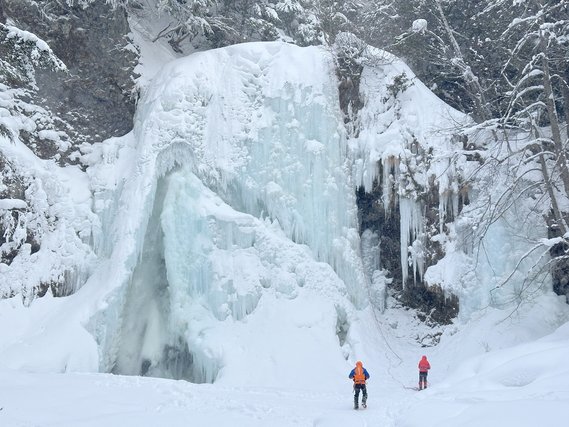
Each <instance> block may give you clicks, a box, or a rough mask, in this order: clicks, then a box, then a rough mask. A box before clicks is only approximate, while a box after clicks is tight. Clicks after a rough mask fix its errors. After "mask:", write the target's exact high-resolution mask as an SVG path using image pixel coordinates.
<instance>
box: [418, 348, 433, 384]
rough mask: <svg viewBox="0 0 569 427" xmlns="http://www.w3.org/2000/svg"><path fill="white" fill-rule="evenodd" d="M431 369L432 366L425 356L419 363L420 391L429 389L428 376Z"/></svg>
mask: <svg viewBox="0 0 569 427" xmlns="http://www.w3.org/2000/svg"><path fill="white" fill-rule="evenodd" d="M429 369H431V364H430V363H429V361H428V360H427V356H423V357H422V358H421V360H420V361H419V390H423V389H424V388H427V374H428V373H429Z"/></svg>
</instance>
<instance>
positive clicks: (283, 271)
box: [0, 42, 540, 387]
mask: <svg viewBox="0 0 569 427" xmlns="http://www.w3.org/2000/svg"><path fill="white" fill-rule="evenodd" d="M334 58H335V57H334V55H333V53H332V52H330V51H328V50H326V49H324V48H318V47H308V48H300V47H297V46H294V45H290V44H285V43H278V42H275V43H253V44H242V45H237V46H232V47H228V48H223V49H218V50H213V51H208V52H204V53H196V54H193V55H191V56H189V57H186V58H182V59H179V60H176V61H173V62H170V63H168V64H166V65H165V66H164V68H163V69H162V70H161V71H160V72H158V73H157V74H156V75H155V77H154V79H153V80H152V81H151V82H150V83H149V84H148V86H147V87H146V88H145V89H144V91H143V94H142V97H141V99H140V100H139V102H138V106H137V112H136V116H135V124H134V129H133V131H132V132H130V133H129V134H127V135H125V136H124V137H121V138H111V139H108V140H106V141H104V142H103V143H100V144H95V145H93V146H92V147H83V148H82V150H83V153H84V154H83V156H82V159H81V161H82V163H83V164H84V165H85V166H86V172H81V171H80V170H79V169H78V168H75V167H68V168H64V169H63V171H65V172H62V171H61V169H60V168H59V167H57V166H55V165H53V164H50V163H49V162H46V161H40V160H39V159H35V158H34V157H33V155H32V154H30V153H29V151H28V150H27V149H26V148H25V146H24V144H23V142H22V141H19V140H16V141H13V142H12V141H9V140H8V139H7V138H6V137H3V136H2V135H0V139H1V142H2V152H3V154H4V155H5V156H8V157H9V158H10V161H11V162H13V163H14V164H20V163H22V162H24V161H28V162H30V163H29V164H34V165H35V166H33V168H36V167H37V168H40V169H38V170H41V171H42V174H44V175H45V179H44V180H42V182H51V181H53V184H52V185H50V186H49V188H47V189H45V190H46V191H45V194H44V193H42V196H41V197H40V196H35V195H33V194H31V193H30V194H29V199H30V202H31V204H32V205H33V206H36V205H38V206H39V205H40V204H42V203H44V204H45V203H47V204H49V205H50V206H52V208H56V209H57V212H56V213H54V214H53V217H54V224H57V225H58V227H55V228H54V229H53V230H52V229H49V228H48V227H46V230H47V231H46V234H45V237H44V238H45V239H47V240H46V241H48V242H52V243H53V244H55V243H54V242H58V241H61V242H62V244H64V245H65V246H64V249H65V251H63V250H62V251H58V250H53V251H51V252H49V253H48V252H46V251H47V250H48V249H49V248H52V247H53V245H52V246H47V248H48V249H46V246H44V247H42V249H41V250H40V251H39V252H38V253H39V254H40V255H42V256H47V255H46V254H51V257H52V258H51V260H52V263H51V266H56V267H57V268H60V266H62V265H64V266H65V265H67V264H70V267H69V268H70V270H71V271H73V272H74V274H73V276H72V277H69V278H68V279H69V281H71V282H72V286H70V288H72V289H73V290H76V289H77V288H79V289H77V291H76V292H75V293H74V294H73V295H71V296H68V297H66V298H63V299H54V298H52V297H51V296H50V295H49V293H48V295H47V296H46V297H44V298H41V299H38V300H36V301H35V302H34V303H33V304H32V305H31V307H29V308H24V307H19V306H18V303H17V301H15V299H12V300H7V301H3V302H2V304H3V307H4V309H5V310H9V311H10V318H11V319H20V323H19V326H18V328H16V329H15V330H8V329H6V327H5V326H1V328H2V331H1V333H2V336H4V337H6V339H5V340H3V342H2V344H1V347H0V354H1V355H2V359H3V361H4V363H5V364H6V365H8V366H11V367H27V368H30V369H36V370H37V369H42V370H43V369H47V370H56V371H65V370H88V371H104V372H114V373H122V374H135V375H139V374H140V375H152V376H163V377H169V378H184V379H187V380H190V381H193V382H198V383H201V382H213V381H216V382H221V383H223V382H226V383H235V382H238V380H240V379H242V378H247V379H248V381H249V382H251V383H254V384H257V383H259V384H260V383H262V384H265V385H267V384H269V385H270V384H277V383H278V384H280V385H281V386H282V385H286V384H292V383H295V384H298V381H301V382H302V381H307V382H306V384H304V385H305V386H307V387H310V386H312V384H311V382H310V381H309V379H308V378H305V377H304V376H303V375H302V374H301V372H302V370H303V368H304V367H305V366H307V365H309V366H311V367H312V369H313V373H314V376H317V377H319V378H323V380H322V381H323V382H326V381H327V380H326V378H330V381H336V380H335V379H332V378H337V376H338V375H340V376H341V375H343V372H342V370H343V369H344V364H345V360H350V359H353V358H355V357H360V356H361V355H365V354H366V351H369V350H366V348H365V346H364V344H363V338H362V337H363V336H366V335H367V336H369V334H370V332H369V331H370V329H372V330H381V327H382V326H381V325H382V320H381V319H379V317H378V316H379V314H380V313H381V311H382V310H383V309H384V308H385V299H386V292H385V290H386V286H387V284H388V283H389V282H390V280H393V277H389V276H390V275H393V273H392V272H390V271H389V270H388V269H386V267H385V263H382V259H384V258H387V257H391V258H393V257H394V256H395V257H396V258H397V259H398V263H399V265H400V268H401V275H402V284H403V285H405V286H407V283H413V281H414V280H417V279H419V280H422V278H423V276H424V277H426V278H427V279H428V280H430V283H432V284H433V285H436V286H438V287H439V289H441V292H442V293H443V294H446V293H447V292H448V293H449V294H450V293H453V294H454V295H458V296H459V297H461V298H462V297H464V301H463V303H464V308H465V313H467V314H469V313H471V312H473V311H475V310H477V309H479V308H480V307H482V306H483V305H484V304H488V301H487V300H485V299H484V298H483V297H482V296H483V295H487V294H488V290H489V289H491V288H492V287H493V286H495V283H494V282H489V283H480V282H479V281H478V279H477V271H478V272H482V273H484V272H488V271H490V270H491V268H490V267H488V266H487V265H482V264H480V265H477V266H474V267H473V264H472V263H471V260H472V259H473V252H472V251H470V252H469V251H468V250H467V247H468V244H469V243H468V242H466V243H464V241H468V232H463V233H460V232H457V230H456V229H455V228H454V227H455V225H454V222H453V221H455V219H456V218H457V217H458V214H459V204H460V205H461V206H460V207H462V205H463V204H464V201H463V200H462V199H461V197H463V194H462V193H461V191H463V189H461V188H459V186H458V184H457V182H458V180H457V177H458V176H459V175H461V174H468V173H469V171H471V168H473V167H475V166H476V162H472V163H469V162H468V161H467V160H468V158H467V156H466V155H465V153H464V152H463V151H462V150H463V145H462V142H461V141H459V140H457V139H456V138H455V137H454V136H453V132H452V129H454V128H455V127H456V125H457V123H461V122H463V121H465V120H466V118H465V117H463V116H462V115H461V114H459V113H458V112H456V111H454V110H452V109H450V108H449V107H448V106H446V105H445V104H444V103H442V102H441V101H440V100H439V99H437V98H436V97H435V96H434V95H433V94H432V93H431V92H430V91H429V90H428V89H427V88H426V87H425V86H424V85H422V84H421V83H420V82H419V81H417V80H416V79H415V78H414V77H413V74H412V73H411V71H410V70H409V69H408V68H407V67H406V66H405V65H404V64H403V63H402V62H400V61H398V60H397V59H396V58H393V57H392V56H390V55H388V54H386V53H384V52H380V51H375V50H372V49H370V50H369V51H368V52H367V53H366V56H365V58H362V63H361V64H362V66H363V68H362V70H363V71H362V74H361V81H360V91H359V92H360V96H361V100H362V108H361V109H360V110H359V111H357V112H356V113H357V114H354V116H353V117H352V120H354V121H355V122H354V123H355V125H356V126H357V127H358V132H357V133H354V132H348V131H346V127H345V125H344V119H345V117H344V112H343V111H342V110H341V109H340V106H339V103H338V99H339V93H338V81H337V76H336V65H335V62H334V61H335V59H334ZM354 123H352V124H354ZM26 159H27V160H26ZM18 162H20V163H18ZM22 164H23V163H22ZM63 177H65V179H63ZM50 180H51V181H50ZM358 188H361V189H362V190H361V191H363V192H373V191H377V189H378V188H379V189H380V191H379V192H380V194H381V197H382V198H381V203H377V202H375V204H376V205H377V206H381V207H382V208H383V211H381V212H382V215H384V216H383V217H379V218H378V221H379V220H382V218H383V219H385V218H388V217H390V215H393V217H394V218H395V221H397V223H398V228H397V231H398V232H399V233H398V236H396V238H397V239H398V242H399V249H398V250H397V251H395V252H394V251H392V248H390V247H387V246H386V245H385V241H384V240H382V238H383V236H381V235H378V234H377V230H374V229H368V228H365V227H363V226H362V224H363V222H362V214H361V212H358V199H357V196H356V191H357V189H358ZM474 190H475V189H474ZM433 194H434V196H433ZM50 200H52V201H53V202H51V203H50V202H49V201H50ZM461 200H462V201H461ZM15 208H17V206H13V205H10V206H8V207H4V208H2V207H1V206H0V209H4V210H5V211H6V212H8V213H9V214H11V212H12V210H13V209H15ZM394 212H396V213H397V215H395V213H394ZM433 212H434V214H433ZM426 218H430V219H429V221H427V220H426ZM467 226H469V223H468V221H466V226H465V227H467ZM496 227H498V226H496ZM498 228H499V227H498ZM61 230H67V232H68V234H65V233H63V232H62V231H61ZM499 230H501V231H500V232H501V233H502V234H500V233H498V234H496V235H493V236H497V237H493V239H494V242H495V243H493V244H491V245H489V246H490V247H491V248H493V250H496V251H497V250H498V248H499V246H500V244H501V243H500V242H504V241H506V240H507V239H508V237H507V236H506V234H507V233H508V231H504V230H506V229H505V228H499ZM459 231H460V230H459ZM467 231H468V230H467ZM534 231H536V233H538V234H539V232H540V230H534ZM509 232H511V231H509ZM360 234H361V235H362V237H360ZM457 236H459V237H458V238H457ZM429 239H431V240H432V241H435V242H438V244H439V245H440V246H441V247H442V248H444V251H441V253H440V254H439V258H432V259H430V261H429V262H427V261H426V259H427V258H428V257H427V255H426V251H427V249H428V248H427V245H428V244H430V242H431V240H429ZM460 239H462V241H463V243H464V244H462V246H461V245H460V244H456V242H457V241H459V242H460V241H461V240H460ZM496 242H497V243H496ZM74 246H77V247H78V249H77V250H73V247H74ZM69 248H71V249H69ZM445 254H446V257H444V258H443V256H445ZM33 255H34V254H29V253H28V254H27V255H26V254H25V253H22V254H16V255H15V257H14V261H13V262H12V263H11V264H10V265H8V264H2V266H1V267H2V273H3V275H4V276H3V277H14V278H21V277H24V276H23V275H24V274H27V273H26V272H27V271H29V265H32V264H31V261H30V262H27V261H26V260H27V259H28V258H29V257H33ZM25 256H27V257H28V258H25V259H24V257H25ZM37 257H38V255H36V258H37ZM457 259H458V260H459V261H460V262H458V263H457V262H456V260H457ZM24 261H26V262H24ZM65 263H67V264H65ZM22 265H24V267H22ZM42 265H43V266H44V267H45V268H46V269H48V270H49V269H50V264H49V263H48V262H47V261H45V262H44V263H43V264H42ZM429 266H431V269H430V270H429V269H427V267H429ZM477 269H478V270H477ZM58 271H59V270H58ZM425 273H426V274H425ZM466 273H470V275H467V274H466ZM61 274H63V273H61ZM26 277H28V276H26ZM32 279H33V280H37V281H38V284H40V283H41V277H39V276H38V277H32V278H31V279H30V280H32ZM64 280H67V278H65V277H64ZM28 285H29V283H28ZM471 296H473V297H472V298H470V297H471ZM8 307H10V308H9V309H8ZM64 319H65V320H64ZM37 328H41V329H39V330H38V329H37ZM54 343H55V344H54ZM376 344H377V343H376ZM378 345H379V344H378ZM48 347H49V348H50V350H49V351H45V350H46V349H47V348H48ZM322 353H326V354H327V355H328V356H327V357H326V359H325V361H324V362H322V361H321V357H320V356H321V354H322ZM382 357H387V356H382ZM259 371H262V372H263V373H264V375H263V377H262V378H259V377H258V376H256V373H258V372H259ZM322 381H321V382H319V384H318V385H319V386H320V387H322V386H323V383H322Z"/></svg>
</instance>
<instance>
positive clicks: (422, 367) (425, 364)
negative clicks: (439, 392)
mask: <svg viewBox="0 0 569 427" xmlns="http://www.w3.org/2000/svg"><path fill="white" fill-rule="evenodd" d="M429 369H431V364H430V363H429V361H428V360H427V356H423V357H422V358H421V361H420V362H419V372H427V371H428V370H429Z"/></svg>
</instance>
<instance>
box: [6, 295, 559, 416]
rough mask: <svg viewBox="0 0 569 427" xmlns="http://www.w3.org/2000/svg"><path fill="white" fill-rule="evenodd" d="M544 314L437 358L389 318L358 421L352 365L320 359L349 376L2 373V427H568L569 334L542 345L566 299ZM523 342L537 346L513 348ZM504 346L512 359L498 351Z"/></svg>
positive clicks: (495, 322)
mask: <svg viewBox="0 0 569 427" xmlns="http://www.w3.org/2000/svg"><path fill="white" fill-rule="evenodd" d="M535 310H538V311H541V310H547V311H548V314H547V315H546V316H544V317H543V319H542V320H538V321H536V320H535V319H534V320H532V319H531V315H528V316H525V317H519V316H518V315H516V314H514V315H513V316H511V317H509V318H507V319H506V316H507V315H508V313H507V312H499V311H492V312H488V313H486V314H485V316H483V317H481V318H480V319H478V320H476V321H473V322H471V323H470V324H469V325H468V327H466V328H465V329H461V328H456V327H455V328H453V327H451V328H447V330H446V332H445V333H444V334H443V338H442V342H441V344H440V345H439V346H438V347H429V348H421V347H420V346H419V345H418V344H417V342H416V341H414V339H413V338H414V337H413V335H414V334H421V333H425V331H426V330H425V328H424V327H421V326H420V325H418V324H417V323H416V321H414V320H413V318H412V316H411V315H410V314H409V313H407V314H402V313H401V312H398V311H390V310H388V311H387V314H388V315H389V320H387V319H386V318H383V317H381V318H380V319H379V322H380V323H379V324H376V323H375V322H373V321H371V319H368V320H369V321H370V323H371V324H372V326H370V328H369V329H368V331H367V332H366V333H367V334H369V335H368V336H365V339H366V340H367V341H368V344H369V345H367V346H366V353H367V355H366V358H364V359H363V360H364V363H365V366H366V368H367V369H368V370H369V372H370V374H371V379H370V380H369V382H368V392H369V399H368V404H369V406H368V408H367V409H360V410H358V411H355V410H354V409H352V392H351V384H350V381H349V380H348V379H347V375H348V372H349V370H350V368H351V365H350V364H349V363H348V362H347V361H338V360H336V359H335V358H334V357H333V356H331V355H330V354H328V353H326V352H321V353H320V354H319V357H320V359H321V360H320V363H322V364H324V365H334V366H336V367H338V368H340V371H341V370H342V369H343V370H344V372H341V373H339V372H338V371H337V370H331V372H330V374H329V377H328V378H321V377H319V376H312V373H313V372H314V369H313V366H312V365H311V363H314V362H313V361H310V363H307V364H306V365H305V366H303V367H302V368H300V369H299V371H298V372H297V373H296V375H295V377H294V378H293V379H294V380H296V382H297V384H296V385H294V384H292V385H291V384H286V385H283V386H280V387H279V386H270V387H269V386H262V385H252V384H259V383H262V378H263V377H264V376H265V375H268V376H270V375H271V373H270V372H266V370H265V368H262V367H260V368H259V372H258V378H255V379H252V378H250V377H248V376H245V375H241V376H240V375H239V372H236V373H235V375H234V376H233V378H232V380H231V381H229V382H226V383H224V384H217V383H216V384H192V383H189V382H186V381H181V380H180V381H174V380H167V379H159V378H149V377H137V376H121V375H111V374H97V373H65V374H58V373H29V372H25V371H13V370H6V369H2V370H0V406H1V407H2V410H1V411H0V425H2V426H6V427H23V426H26V427H29V426H38V427H39V426H73V427H87V426H105V427H107V426H108V427H113V426H117V427H118V426H121V427H126V426H132V427H144V426H148V427H151V426H159V425H160V426H162V425H163V426H172V427H175V426H187V425H191V426H202V425H210V426H372V425H381V426H388V427H390V426H392V427H396V426H397V427H415V426H416V427H425V426H426V427H431V426H432V427H435V426H436V427H442V426H448V427H470V426H472V427H474V426H486V427H506V426H512V427H513V426H515V427H535V426H538V425H539V426H541V427H557V426H560V425H564V423H565V421H566V416H567V414H566V411H567V407H568V404H569V385H568V384H569V367H568V365H567V362H566V361H567V355H569V324H567V323H566V324H565V325H564V326H562V327H560V328H559V329H557V330H556V331H554V332H553V333H551V334H547V335H546V336H545V337H543V338H541V339H537V340H531V339H532V338H533V337H535V336H537V335H541V334H543V333H546V332H547V330H548V329H550V328H551V327H552V322H553V323H556V322H557V321H558V320H559V319H558V317H559V316H566V315H567V310H566V309H565V308H564V307H563V304H562V303H561V302H560V301H557V300H556V299H555V298H554V299H551V298H544V299H543V301H541V302H540V303H539V304H537V306H536V307H535ZM530 311H531V310H530ZM534 314H535V313H532V315H534ZM556 318H557V320H556ZM4 320H5V319H4V318H0V321H2V322H4ZM378 325H380V326H381V328H383V330H381V329H378V328H377V326H378ZM521 335H523V336H524V337H525V339H527V340H530V341H529V342H527V343H524V344H520V345H514V346H510V345H511V342H512V341H518V340H520V339H521ZM283 338H286V337H283ZM362 338H364V337H362ZM387 342H389V343H390V347H387V346H386V343H387ZM317 346H318V343H313V344H312V348H311V345H310V343H308V344H307V343H304V346H302V347H293V348H290V349H289V351H288V352H287V353H286V354H282V355H280V356H281V357H287V358H293V359H294V358H296V359H302V358H303V355H304V354H306V353H310V352H311V351H317ZM500 346H505V347H506V348H502V349H498V350H493V348H500ZM484 349H485V350H487V352H484ZM476 352H478V354H477V355H474V356H473V357H470V358H465V357H464V355H465V354H467V353H470V354H475V353H476ZM480 352H482V353H480ZM422 353H424V354H426V355H427V356H428V357H429V359H430V362H431V365H432V370H431V372H430V374H429V388H428V389H427V390H424V391H421V392H419V391H417V390H415V387H416V379H417V378H416V377H417V372H416V371H417V369H416V364H417V363H418V360H419V358H420V356H421V355H422ZM255 363H256V361H255V359H254V357H253V358H251V360H250V364H251V365H255ZM272 369H278V366H275V367H274V368H272ZM259 379H261V381H258V380H259Z"/></svg>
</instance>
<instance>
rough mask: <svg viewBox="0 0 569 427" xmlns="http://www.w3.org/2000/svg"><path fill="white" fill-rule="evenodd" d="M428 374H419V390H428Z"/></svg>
mask: <svg viewBox="0 0 569 427" xmlns="http://www.w3.org/2000/svg"><path fill="white" fill-rule="evenodd" d="M427 373H428V372H419V388H420V389H421V388H427Z"/></svg>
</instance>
